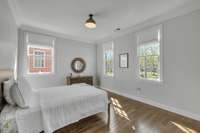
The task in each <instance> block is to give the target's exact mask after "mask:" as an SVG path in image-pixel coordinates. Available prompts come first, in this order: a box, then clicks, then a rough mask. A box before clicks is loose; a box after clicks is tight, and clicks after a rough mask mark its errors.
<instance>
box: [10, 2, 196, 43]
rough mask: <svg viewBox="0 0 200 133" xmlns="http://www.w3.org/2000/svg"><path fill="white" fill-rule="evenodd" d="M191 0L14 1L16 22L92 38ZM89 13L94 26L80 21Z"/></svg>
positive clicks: (92, 39)
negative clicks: (94, 21) (85, 24)
mask: <svg viewBox="0 0 200 133" xmlns="http://www.w3.org/2000/svg"><path fill="white" fill-rule="evenodd" d="M191 1H193V0H14V2H13V3H14V4H15V11H16V13H15V14H16V16H17V19H18V22H19V24H20V25H28V26H32V27H37V28H41V29H48V30H49V31H53V32H57V33H61V34H65V35H69V36H73V37H75V38H77V40H78V39H80V38H81V39H83V40H88V41H95V40H100V39H103V38H105V37H108V36H110V35H111V34H113V30H114V29H116V28H117V27H120V28H121V29H126V28H128V27H131V26H134V25H136V24H138V23H141V22H144V21H145V20H147V19H150V18H152V17H155V16H159V15H161V14H164V13H166V12H169V11H171V10H173V9H176V8H178V7H181V6H183V5H185V4H187V2H191ZM90 13H93V14H94V19H95V20H96V22H97V28H96V29H93V30H91V29H87V28H85V27H84V22H85V21H86V19H87V18H88V14H90Z"/></svg>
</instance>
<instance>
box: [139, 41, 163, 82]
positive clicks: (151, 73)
mask: <svg viewBox="0 0 200 133" xmlns="http://www.w3.org/2000/svg"><path fill="white" fill-rule="evenodd" d="M149 49H150V50H149ZM148 50H149V51H148ZM138 64H139V65H138V66H139V74H138V76H139V77H140V78H141V79H147V80H158V81H160V80H161V70H160V64H161V60H160V42H157V41H153V42H146V43H145V44H140V45H139V46H138Z"/></svg>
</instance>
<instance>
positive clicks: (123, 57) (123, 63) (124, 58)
mask: <svg viewBox="0 0 200 133" xmlns="http://www.w3.org/2000/svg"><path fill="white" fill-rule="evenodd" d="M119 67H120V68H128V67H129V55H128V53H122V54H119Z"/></svg>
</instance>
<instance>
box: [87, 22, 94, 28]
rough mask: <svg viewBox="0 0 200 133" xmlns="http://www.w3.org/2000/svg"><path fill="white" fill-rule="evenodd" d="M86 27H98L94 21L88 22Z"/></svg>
mask: <svg viewBox="0 0 200 133" xmlns="http://www.w3.org/2000/svg"><path fill="white" fill-rule="evenodd" d="M85 27H87V28H89V29H94V28H96V24H95V23H92V22H86V23H85Z"/></svg>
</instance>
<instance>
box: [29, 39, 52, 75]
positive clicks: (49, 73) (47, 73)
mask: <svg viewBox="0 0 200 133" xmlns="http://www.w3.org/2000/svg"><path fill="white" fill-rule="evenodd" d="M31 46H32V47H36V48H41V49H42V48H44V49H48V48H49V49H51V50H52V71H51V72H38V73H30V72H29V67H28V61H27V63H26V69H27V70H26V74H25V76H27V77H28V76H33V75H34V76H40V75H53V74H55V47H54V44H53V45H52V46H45V45H44V46H43V45H42V44H41V45H38V44H33V43H28V44H27V50H26V52H27V53H26V58H27V56H29V48H30V47H31Z"/></svg>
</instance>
